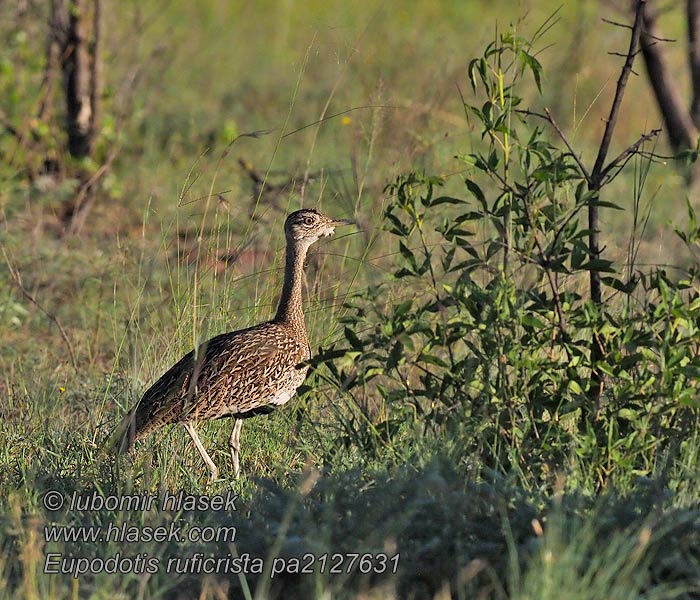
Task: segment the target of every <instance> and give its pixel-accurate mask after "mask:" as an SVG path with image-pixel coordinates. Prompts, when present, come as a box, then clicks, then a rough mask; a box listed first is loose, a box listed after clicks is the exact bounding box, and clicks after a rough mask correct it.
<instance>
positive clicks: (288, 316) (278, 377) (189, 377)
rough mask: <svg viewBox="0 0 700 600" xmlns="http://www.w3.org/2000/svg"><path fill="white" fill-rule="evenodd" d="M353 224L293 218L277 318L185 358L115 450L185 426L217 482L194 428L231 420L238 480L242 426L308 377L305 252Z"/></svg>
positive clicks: (124, 430)
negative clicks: (173, 426) (338, 228)
mask: <svg viewBox="0 0 700 600" xmlns="http://www.w3.org/2000/svg"><path fill="white" fill-rule="evenodd" d="M349 223H351V221H342V220H335V219H330V218H328V217H326V216H324V215H322V214H321V213H319V212H317V211H315V210H310V209H304V210H300V211H296V212H294V213H292V214H291V215H289V217H288V218H287V221H286V223H285V236H286V240H287V255H286V263H285V275H284V285H283V287H282V294H281V297H280V302H279V307H278V309H277V314H276V315H275V318H274V319H273V320H272V321H267V322H265V323H261V324H259V325H255V326H254V327H249V328H247V329H241V330H239V331H233V332H230V333H223V334H221V335H217V336H216V337H213V338H212V339H210V340H209V341H207V342H205V343H204V344H202V345H201V346H200V347H199V348H198V349H197V352H196V353H195V352H194V351H192V352H190V353H188V354H186V355H185V356H184V357H183V358H181V359H180V360H179V361H178V362H177V363H175V365H173V366H172V367H171V368H170V369H169V370H168V371H167V372H166V373H165V374H164V375H163V376H162V377H161V378H160V379H158V381H156V383H154V384H153V385H152V386H151V387H150V388H149V389H148V390H147V391H146V393H145V394H144V395H143V397H142V398H141V400H140V401H139V403H138V404H137V405H136V406H135V407H134V408H133V409H132V410H131V411H130V412H129V413H128V414H127V415H126V416H125V417H124V419H123V421H122V423H121V425H120V427H119V428H118V430H117V433H116V434H115V441H114V447H115V449H116V450H117V451H119V452H123V451H126V450H128V449H129V448H131V446H132V444H133V443H134V442H135V441H138V440H140V439H143V438H144V437H145V436H147V435H148V434H149V433H151V432H152V431H154V430H156V429H158V428H160V427H162V426H163V425H166V424H169V423H176V422H181V423H183V424H184V425H185V428H186V429H187V431H188V433H189V434H190V436H191V437H192V440H193V441H194V443H195V446H196V447H197V449H198V450H199V452H200V454H201V455H202V458H203V460H204V461H205V463H206V464H207V466H208V467H209V470H210V472H211V475H212V478H216V477H218V469H217V467H216V465H215V464H214V462H213V461H212V460H211V457H210V456H209V455H208V453H207V452H206V450H205V449H204V446H203V445H202V443H201V440H200V439H199V437H198V435H197V433H196V431H195V429H194V427H193V423H196V422H197V421H204V420H209V419H219V418H222V417H233V418H234V419H235V421H234V428H233V432H232V435H231V440H230V443H229V446H230V450H231V458H232V462H233V469H234V474H235V475H236V476H238V471H239V468H238V451H239V448H240V439H239V438H240V429H241V423H242V421H241V420H240V419H245V418H248V417H252V416H255V415H259V414H264V413H267V412H270V411H271V410H274V408H276V407H277V406H280V405H283V404H285V403H286V402H288V401H289V399H290V398H291V397H292V396H293V395H294V393H295V391H296V389H297V388H298V387H299V386H300V385H301V383H302V382H303V381H304V377H305V376H306V371H307V370H308V366H306V365H304V364H303V363H304V362H305V361H307V360H308V359H309V357H310V356H311V352H310V349H309V341H308V337H307V333H306V327H305V324H304V313H303V311H302V298H301V289H302V280H303V267H304V259H305V257H306V253H307V250H308V248H309V246H311V244H313V243H314V242H315V241H316V240H318V239H319V238H320V237H321V236H323V235H332V234H333V232H334V227H336V226H338V225H345V224H349Z"/></svg>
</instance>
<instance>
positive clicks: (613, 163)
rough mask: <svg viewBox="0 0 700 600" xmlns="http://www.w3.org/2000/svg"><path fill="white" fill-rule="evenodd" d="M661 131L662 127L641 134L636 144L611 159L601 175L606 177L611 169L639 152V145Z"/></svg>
mask: <svg viewBox="0 0 700 600" xmlns="http://www.w3.org/2000/svg"><path fill="white" fill-rule="evenodd" d="M660 133H661V129H652V130H651V131H650V132H649V133H645V134H644V135H643V136H641V137H640V138H639V139H638V140H637V141H636V142H635V143H634V144H632V145H631V146H629V147H628V148H627V149H626V150H624V151H622V152H621V153H620V154H619V155H618V156H617V157H615V158H614V159H613V160H611V161H610V162H609V163H608V164H607V166H606V167H605V168H604V169H603V172H602V173H601V177H602V178H603V179H605V178H606V177H607V175H608V173H609V172H610V171H612V170H613V169H614V168H615V167H616V166H617V165H618V164H620V163H621V162H623V161H625V160H626V159H627V158H629V157H630V156H632V155H633V154H635V153H636V152H637V150H638V149H639V146H641V145H642V144H643V143H645V142H648V141H649V140H652V139H654V138H655V137H656V136H657V135H659V134H660Z"/></svg>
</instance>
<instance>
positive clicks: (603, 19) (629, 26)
mask: <svg viewBox="0 0 700 600" xmlns="http://www.w3.org/2000/svg"><path fill="white" fill-rule="evenodd" d="M601 21H603V23H607V24H608V25H614V26H615V27H622V28H623V29H632V25H628V24H627V23H620V22H618V21H611V20H610V19H606V18H601Z"/></svg>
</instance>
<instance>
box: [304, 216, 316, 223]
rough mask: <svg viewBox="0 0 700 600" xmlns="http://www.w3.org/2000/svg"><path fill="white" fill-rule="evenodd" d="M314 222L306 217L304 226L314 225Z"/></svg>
mask: <svg viewBox="0 0 700 600" xmlns="http://www.w3.org/2000/svg"><path fill="white" fill-rule="evenodd" d="M313 224H314V220H313V219H312V218H311V217H304V225H313Z"/></svg>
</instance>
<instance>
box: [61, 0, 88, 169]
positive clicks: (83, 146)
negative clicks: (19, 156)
mask: <svg viewBox="0 0 700 600" xmlns="http://www.w3.org/2000/svg"><path fill="white" fill-rule="evenodd" d="M63 80H64V85H65V90H66V108H67V121H68V122H67V130H68V150H69V151H70V153H71V155H72V156H74V157H76V158H83V157H85V156H89V155H90V153H91V151H92V143H93V141H94V132H95V129H94V127H93V117H94V112H93V106H92V102H91V97H92V88H93V81H92V69H91V65H90V52H89V49H88V41H87V39H86V33H85V0H73V6H72V9H71V10H70V16H69V22H68V32H67V36H66V53H65V58H64V62H63Z"/></svg>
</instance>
